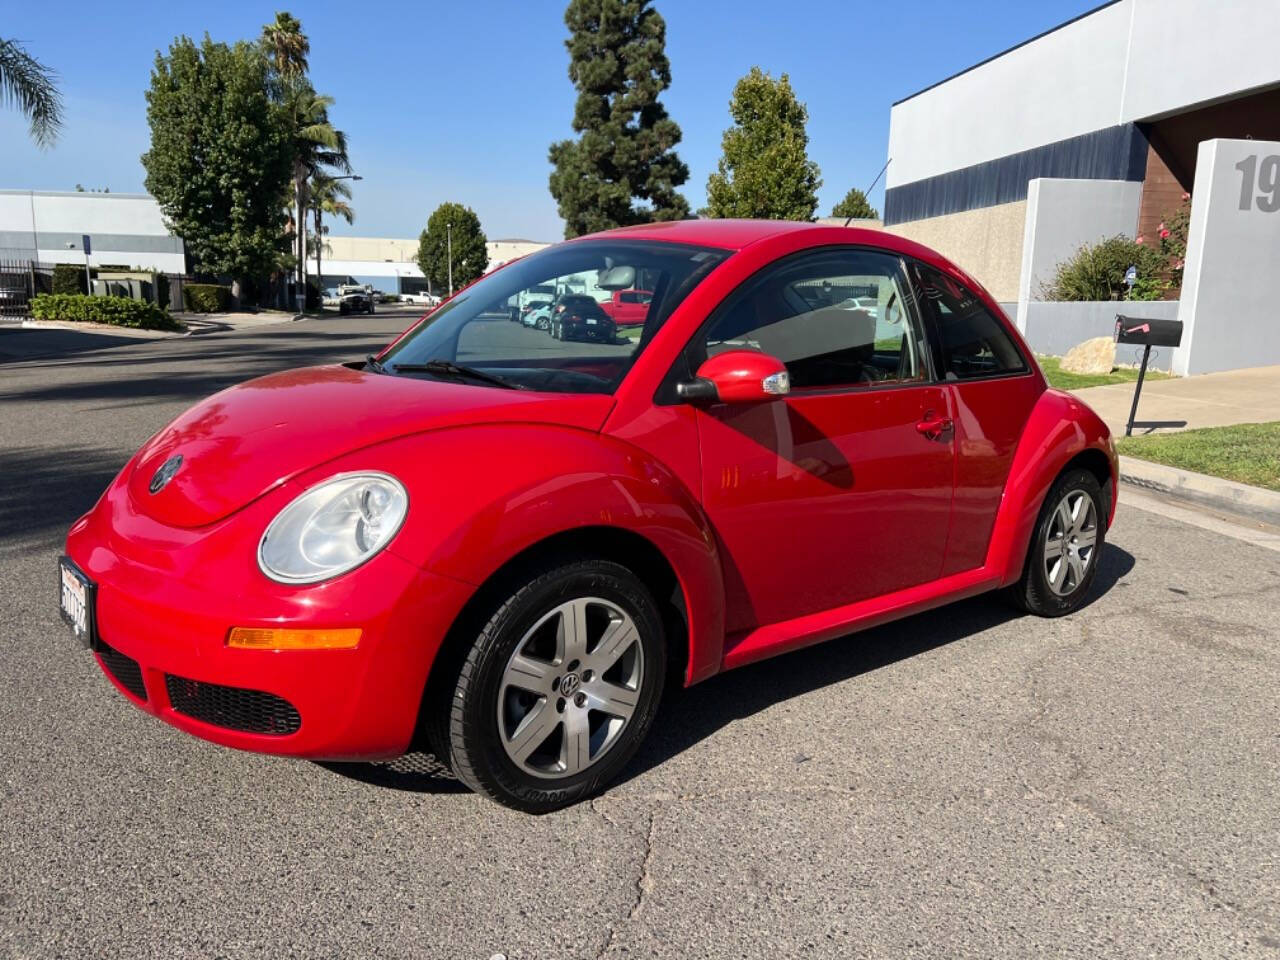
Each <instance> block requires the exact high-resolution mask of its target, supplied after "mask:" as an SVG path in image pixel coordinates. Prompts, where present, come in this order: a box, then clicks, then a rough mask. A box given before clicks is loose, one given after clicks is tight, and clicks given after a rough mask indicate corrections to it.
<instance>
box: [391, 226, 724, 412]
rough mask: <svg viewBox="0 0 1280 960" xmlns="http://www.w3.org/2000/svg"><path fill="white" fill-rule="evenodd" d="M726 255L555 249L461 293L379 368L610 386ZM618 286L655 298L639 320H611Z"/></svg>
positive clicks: (588, 389)
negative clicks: (614, 296)
mask: <svg viewBox="0 0 1280 960" xmlns="http://www.w3.org/2000/svg"><path fill="white" fill-rule="evenodd" d="M726 256H728V253H727V251H724V250H712V249H707V248H703V247H695V246H691V245H688V244H678V243H651V242H644V241H628V240H605V239H601V240H584V241H579V242H576V243H568V244H563V245H560V246H555V247H551V248H548V249H547V250H544V251H542V252H540V253H535V254H533V255H532V256H528V257H525V258H523V259H521V260H518V261H516V262H515V263H512V264H510V265H508V266H506V267H503V268H502V269H501V270H497V271H495V272H494V273H492V274H490V275H489V276H486V277H483V278H482V279H480V280H479V281H477V282H476V283H474V284H473V285H472V286H470V287H468V288H467V289H465V290H463V291H462V292H460V293H459V294H458V295H457V296H455V297H454V298H453V299H452V300H449V301H448V302H447V303H445V304H444V305H443V306H441V307H440V308H438V309H437V310H435V311H434V312H433V313H432V314H431V315H430V316H429V317H428V318H427V319H426V320H424V322H423V323H422V324H421V325H419V326H418V327H416V328H415V329H413V330H412V331H410V332H409V334H408V335H406V336H405V337H404V338H403V339H401V340H400V342H398V343H397V344H395V346H393V347H392V348H391V349H390V350H389V351H387V353H386V355H384V356H383V357H381V369H383V370H384V371H386V372H387V373H393V374H397V373H398V374H404V375H410V376H416V375H423V374H426V375H430V376H441V377H445V378H447V379H450V380H452V381H456V382H458V383H474V384H483V383H486V382H490V381H491V380H492V379H493V378H497V379H498V380H499V381H500V383H501V384H503V385H507V386H512V387H515V388H517V389H526V390H544V391H551V392H559V393H612V392H613V391H614V390H615V389H617V386H618V384H619V383H621V382H622V378H623V377H624V376H625V375H626V373H627V371H628V370H629V369H630V368H631V365H632V364H633V363H634V362H635V360H636V357H638V356H639V355H640V353H641V352H642V351H643V350H644V349H645V347H646V346H647V345H648V343H649V341H650V340H652V339H653V335H654V333H656V332H657V330H658V329H659V328H660V327H661V326H662V324H663V323H664V322H665V321H666V319H667V317H669V316H670V315H671V313H672V312H673V311H674V310H675V308H676V307H677V306H679V305H680V303H681V302H682V301H683V300H684V298H685V297H687V296H688V295H689V292H690V291H691V290H693V288H694V287H696V286H697V285H698V284H699V283H701V282H702V280H703V278H704V277H706V275H707V274H708V273H710V272H711V271H712V270H713V269H715V267H716V266H717V265H718V264H720V263H721V262H722V261H723V260H724V259H725V257H726ZM618 290H644V291H646V293H647V295H648V296H649V297H651V301H650V302H649V303H648V310H647V312H646V313H645V315H644V318H643V322H641V321H640V319H639V318H624V320H628V321H629V322H628V323H627V325H625V326H622V325H619V324H618V323H615V319H614V317H613V316H612V315H611V313H610V312H609V311H610V310H612V307H613V294H614V292H615V291H618ZM427 367H430V369H424V368H427ZM466 371H472V372H478V373H479V374H481V375H482V376H467V373H466Z"/></svg>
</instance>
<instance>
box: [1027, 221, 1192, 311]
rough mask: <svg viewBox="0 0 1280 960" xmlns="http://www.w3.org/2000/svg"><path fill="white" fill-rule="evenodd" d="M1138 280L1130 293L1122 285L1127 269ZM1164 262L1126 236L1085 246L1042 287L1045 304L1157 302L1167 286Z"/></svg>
mask: <svg viewBox="0 0 1280 960" xmlns="http://www.w3.org/2000/svg"><path fill="white" fill-rule="evenodd" d="M1131 266H1132V267H1136V268H1137V272H1138V276H1137V280H1136V281H1135V283H1134V285H1133V290H1132V291H1130V290H1129V289H1128V287H1127V286H1126V285H1125V282H1124V275H1125V273H1126V272H1127V271H1128V269H1129V267H1131ZM1165 266H1166V264H1165V260H1164V258H1163V257H1162V256H1161V255H1160V254H1159V253H1158V252H1157V251H1155V250H1153V249H1151V247H1148V246H1145V245H1144V244H1141V243H1139V242H1138V241H1136V240H1130V239H1129V238H1128V237H1125V236H1119V235H1117V236H1114V237H1108V238H1107V239H1105V240H1099V241H1098V242H1097V243H1094V244H1085V245H1084V246H1082V247H1081V248H1080V249H1079V250H1077V251H1076V252H1075V254H1074V255H1073V256H1072V257H1071V258H1070V259H1068V260H1064V261H1063V262H1062V263H1060V264H1058V268H1057V271H1056V273H1055V274H1054V277H1053V279H1052V280H1051V281H1050V282H1048V283H1046V284H1042V286H1041V289H1040V296H1041V298H1042V299H1045V300H1159V299H1160V297H1161V296H1163V294H1164V292H1165V290H1166V289H1168V286H1169V283H1168V281H1167V280H1166V279H1165Z"/></svg>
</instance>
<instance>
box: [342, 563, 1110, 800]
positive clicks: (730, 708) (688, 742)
mask: <svg viewBox="0 0 1280 960" xmlns="http://www.w3.org/2000/svg"><path fill="white" fill-rule="evenodd" d="M1133 567H1134V558H1133V555H1132V554H1130V553H1128V552H1127V551H1125V550H1122V549H1121V548H1119V547H1117V546H1115V545H1114V544H1110V543H1108V544H1106V547H1105V549H1104V551H1103V553H1102V556H1101V559H1100V560H1099V564H1098V573H1097V576H1096V578H1095V580H1094V583H1093V587H1092V589H1091V591H1090V595H1089V599H1088V601H1087V602H1086V604H1085V606H1086V607H1087V606H1089V605H1091V604H1093V603H1095V602H1096V601H1097V600H1098V598H1099V597H1101V596H1103V595H1104V594H1106V593H1107V592H1108V591H1110V590H1111V588H1112V587H1113V586H1115V584H1116V583H1117V582H1118V581H1119V580H1120V579H1121V578H1123V577H1124V576H1125V575H1127V574H1128V573H1129V571H1130V570H1132V569H1133ZM1024 616H1026V614H1023V613H1021V612H1019V611H1018V610H1016V609H1014V608H1013V607H1012V606H1011V605H1009V604H1008V603H1006V602H1004V600H1003V599H1001V598H1000V597H997V596H992V595H986V596H979V597H973V598H970V599H968V600H962V601H960V602H958V603H953V604H949V605H947V606H945V607H939V608H938V609H936V610H930V611H928V612H926V613H921V614H917V615H915V616H913V617H907V618H906V619H903V620H898V621H895V622H893V623H888V624H885V625H884V626H880V627H874V628H872V629H870V630H864V631H861V632H859V633H854V634H850V635H849V636H846V637H841V638H839V639H837V640H832V641H830V642H828V643H822V644H817V645H815V646H812V647H806V648H805V649H803V650H797V651H795V652H794V653H789V654H785V655H783V656H780V657H775V658H774V659H771V660H767V661H764V662H761V663H756V664H752V665H750V666H747V667H741V668H739V669H737V670H731V671H729V672H728V673H724V674H720V675H718V676H715V677H712V678H711V679H710V680H707V681H706V682H704V683H700V684H698V685H697V686H696V687H694V688H692V689H689V690H684V689H677V690H669V691H668V693H667V696H666V697H665V699H664V700H663V703H662V708H661V709H660V710H659V712H658V717H657V720H656V721H655V722H654V725H653V729H652V730H651V731H650V733H649V736H648V739H647V740H646V741H645V743H644V744H643V745H642V746H641V748H640V751H639V753H637V754H636V757H635V759H634V760H632V761H631V763H630V764H629V765H628V766H627V767H626V769H624V770H623V772H622V774H621V776H620V777H619V779H618V781H617V782H618V783H624V782H626V781H627V780H630V779H632V778H634V777H637V776H639V775H640V774H642V773H644V772H646V771H648V770H651V769H652V768H654V767H656V766H659V765H660V764H662V763H665V762H666V761H667V760H670V759H672V758H673V757H675V756H678V755H679V754H681V753H683V752H684V751H685V750H687V749H689V748H690V747H692V746H693V745H695V744H697V743H699V742H701V741H702V740H705V739H706V738H707V737H710V736H713V735H714V734H715V733H716V732H717V731H718V730H720V728H721V727H724V726H727V725H728V724H730V723H732V722H733V721H734V720H738V719H742V718H744V717H749V716H751V715H752V714H755V713H758V712H759V711H761V710H764V709H766V708H768V707H771V706H773V705H775V704H777V703H781V702H782V701H785V700H790V699H791V698H793V697H798V696H801V695H803V694H806V693H810V692H812V691H814V690H819V689H821V688H823V687H826V686H830V685H831V684H834V683H841V682H843V681H845V680H850V679H853V678H854V677H858V676H860V675H862V674H864V673H870V672H872V671H873V670H879V669H880V668H882V667H887V666H890V665H892V664H894V663H898V662H899V661H902V660H907V659H910V658H911V657H914V656H917V655H918V654H922V653H927V652H928V651H930V650H934V649H937V648H938V647H943V646H946V645H947V644H949V643H953V642H955V641H956V640H963V639H965V638H966V637H971V636H973V635H974V634H978V633H982V632H983V631H985V630H990V629H992V628H993V627H997V626H1000V625H1001V624H1004V623H1008V622H1009V621H1011V620H1016V619H1018V618H1019V617H1024ZM742 762H743V763H744V764H745V763H748V762H749V758H747V757H743V758H742ZM320 766H322V767H324V768H325V769H326V770H329V771H331V772H333V773H337V774H339V775H341V776H344V777H349V778H351V779H353V780H359V781H360V782H362V783H368V784H373V785H375V786H384V787H392V788H394V789H397V790H408V791H412V792H416V793H458V792H462V791H465V790H466V787H464V786H463V785H462V784H460V783H459V782H458V781H457V780H455V779H454V778H453V776H452V774H451V773H450V772H449V768H448V766H447V765H446V764H444V763H442V762H440V761H439V760H437V759H436V758H435V757H433V756H432V755H431V754H430V753H424V752H414V753H409V754H406V755H405V756H404V757H401V758H398V759H397V760H393V761H390V762H388V763H324V764H320Z"/></svg>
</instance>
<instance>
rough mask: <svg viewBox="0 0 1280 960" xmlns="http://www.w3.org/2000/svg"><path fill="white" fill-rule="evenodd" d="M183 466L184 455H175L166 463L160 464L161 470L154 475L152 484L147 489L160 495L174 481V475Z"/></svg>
mask: <svg viewBox="0 0 1280 960" xmlns="http://www.w3.org/2000/svg"><path fill="white" fill-rule="evenodd" d="M181 466H182V454H180V453H177V454H174V455H173V456H172V457H170V458H169V459H168V460H166V461H165V462H164V463H162V464H160V469H159V470H157V471H156V472H155V473H154V474H153V475H152V477H151V483H150V485H149V486H148V487H147V489H148V490H150V491H151V492H152V493H159V492H160V491H161V490H163V489H164V488H165V485H166V484H168V482H169V481H170V480H172V479H173V475H174V474H175V473H177V472H178V468H179V467H181Z"/></svg>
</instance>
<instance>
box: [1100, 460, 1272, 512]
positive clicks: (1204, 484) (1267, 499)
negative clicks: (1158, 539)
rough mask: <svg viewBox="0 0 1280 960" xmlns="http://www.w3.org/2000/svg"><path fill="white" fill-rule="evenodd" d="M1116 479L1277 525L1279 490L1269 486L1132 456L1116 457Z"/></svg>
mask: <svg viewBox="0 0 1280 960" xmlns="http://www.w3.org/2000/svg"><path fill="white" fill-rule="evenodd" d="M1120 480H1121V482H1123V483H1131V484H1133V485H1134V486H1135V487H1142V488H1143V489H1145V490H1153V491H1155V492H1157V493H1163V494H1166V495H1168V496H1171V497H1176V498H1177V499H1179V500H1189V501H1191V502H1192V503H1198V504H1200V505H1202V506H1206V507H1212V508H1213V509H1215V510H1223V511H1226V512H1227V513H1233V514H1235V515H1236V516H1242V517H1248V518H1249V519H1250V520H1257V521H1260V522H1262V523H1269V524H1273V525H1280V493H1277V492H1276V491H1273V490H1264V489H1262V488H1261V487H1251V486H1249V485H1248V484H1247V483H1236V482H1235V481H1234V480H1223V479H1222V478H1220V477H1210V476H1206V475H1205V474H1203V473H1193V472H1192V471H1190V470H1179V469H1177V468H1176V467H1166V466H1165V465H1164V464H1160V463H1152V462H1151V461H1150V460H1139V459H1137V458H1136V457H1121V458H1120Z"/></svg>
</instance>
